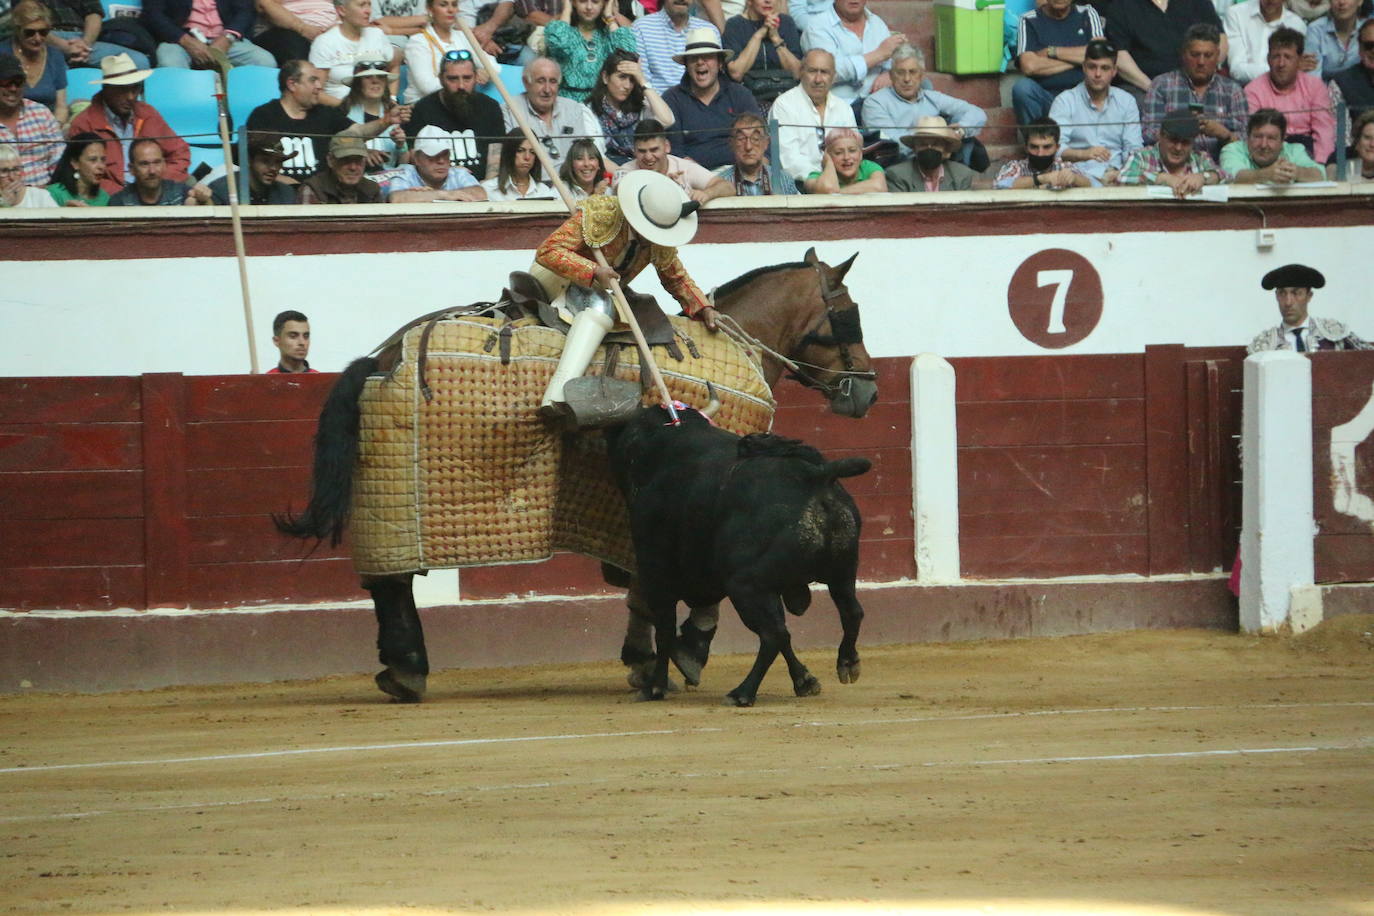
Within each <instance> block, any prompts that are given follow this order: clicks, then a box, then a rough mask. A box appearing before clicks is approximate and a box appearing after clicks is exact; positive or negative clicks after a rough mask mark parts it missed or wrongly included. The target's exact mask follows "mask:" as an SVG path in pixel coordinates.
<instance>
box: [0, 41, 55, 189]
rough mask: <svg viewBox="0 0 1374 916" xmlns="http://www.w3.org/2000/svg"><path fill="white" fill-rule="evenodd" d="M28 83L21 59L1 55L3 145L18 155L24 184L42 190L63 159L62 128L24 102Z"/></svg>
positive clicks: (34, 104) (44, 111)
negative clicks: (5, 144)
mask: <svg viewBox="0 0 1374 916" xmlns="http://www.w3.org/2000/svg"><path fill="white" fill-rule="evenodd" d="M25 82H26V79H25V76H24V67H23V66H22V65H21V64H20V63H19V59H18V58H17V57H15V56H14V55H13V54H0V143H9V144H13V146H14V147H15V149H16V150H17V151H18V153H19V159H20V162H21V163H22V164H23V168H24V175H23V179H24V184H25V185H30V186H34V187H40V186H42V185H45V184H47V183H48V177H49V176H50V175H51V174H52V170H53V166H54V165H55V164H56V163H57V160H58V157H60V156H61V155H62V147H63V144H62V125H61V124H59V123H58V122H57V118H55V117H53V113H52V112H51V111H49V110H48V109H47V108H45V107H44V106H42V105H40V104H38V103H37V102H32V101H29V100H28V99H26V98H24V85H25Z"/></svg>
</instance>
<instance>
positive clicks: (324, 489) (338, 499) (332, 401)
mask: <svg viewBox="0 0 1374 916" xmlns="http://www.w3.org/2000/svg"><path fill="white" fill-rule="evenodd" d="M376 371H377V360H375V359H373V358H372V357H370V356H364V357H362V358H361V359H355V360H354V361H353V362H352V363H350V364H349V367H348V368H347V369H345V370H344V371H343V374H342V375H341V376H339V380H338V381H337V382H335V383H334V387H333V388H331V389H330V391H329V397H328V398H326V399H325V402H324V407H323V409H321V410H320V423H319V426H318V427H317V428H316V430H315V468H314V473H313V477H312V480H311V486H310V503H309V504H308V505H307V506H306V507H305V511H304V512H302V513H301V514H300V515H292V514H291V513H290V512H287V513H286V514H285V515H280V516H278V515H274V516H272V521H273V522H274V523H275V524H276V526H277V530H278V531H280V532H282V533H283V534H289V535H291V536H293V537H298V538H315V539H316V540H324V538H325V537H326V536H328V537H329V543H330V544H332V545H337V544H338V543H339V541H340V540H341V539H342V538H343V530H344V527H345V526H346V525H347V524H348V513H349V510H350V508H351V506H350V503H351V502H352V498H353V470H354V467H355V466H356V465H357V463H358V399H359V397H361V396H362V393H363V385H364V384H365V383H366V382H367V377H368V376H369V375H371V374H372V373H374V372H376Z"/></svg>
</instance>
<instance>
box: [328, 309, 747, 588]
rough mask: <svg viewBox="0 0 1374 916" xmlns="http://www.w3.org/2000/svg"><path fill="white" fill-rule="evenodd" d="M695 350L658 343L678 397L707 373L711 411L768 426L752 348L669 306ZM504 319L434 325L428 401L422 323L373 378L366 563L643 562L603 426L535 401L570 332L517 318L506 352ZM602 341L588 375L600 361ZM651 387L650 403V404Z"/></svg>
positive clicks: (742, 425)
mask: <svg viewBox="0 0 1374 916" xmlns="http://www.w3.org/2000/svg"><path fill="white" fill-rule="evenodd" d="M672 322H673V324H674V326H675V327H676V328H677V329H678V331H679V333H680V335H686V336H688V337H690V338H691V340H692V341H693V342H694V344H695V348H696V351H697V352H698V353H699V354H700V355H698V356H693V355H692V353H691V352H690V350H689V348H687V347H686V346H681V347H680V348H681V350H682V360H681V361H677V360H674V359H673V357H671V356H669V355H668V354H667V353H665V351H664V350H663V348H658V349H656V350H655V351H654V359H655V361H656V362H657V363H658V367H659V370H660V371H661V372H662V373H663V377H664V381H665V382H666V383H667V385H668V388H669V390H670V391H671V392H672V394H673V397H674V398H676V399H677V400H679V401H682V402H684V403H686V404H689V405H691V406H695V407H703V406H705V404H706V402H707V393H706V383H705V380H706V379H710V380H711V382H712V384H713V385H714V386H715V388H716V392H717V395H718V396H719V398H720V400H721V409H720V412H719V413H717V414H716V418H715V419H716V423H718V424H719V425H720V426H722V427H723V428H725V429H728V430H730V431H731V432H734V433H739V434H741V435H744V434H748V433H754V432H765V431H767V430H768V429H769V428H770V427H771V426H772V422H773V408H774V401H773V395H772V392H771V391H770V390H769V388H768V385H767V383H766V382H765V380H764V377H763V372H762V370H761V368H760V366H759V364H758V362H757V357H756V356H751V355H749V354H747V353H746V352H745V351H744V350H743V349H742V348H741V347H740V346H739V345H737V344H736V343H735V342H734V341H732V340H730V339H729V338H728V337H726V336H725V335H724V334H712V333H711V332H709V331H707V330H706V328H705V327H704V326H703V325H702V324H701V323H700V322H696V321H689V320H687V319H685V318H676V317H675V318H673V319H672ZM503 323H504V319H501V318H484V317H462V318H452V319H447V320H444V321H441V322H439V323H438V324H436V325H435V327H434V330H433V331H432V332H431V335H430V339H429V346H428V354H427V356H426V365H425V378H426V381H427V382H428V383H429V386H430V389H431V392H432V394H433V396H434V397H433V400H432V401H430V402H428V403H426V402H425V398H424V396H423V394H422V393H421V392H420V391H419V386H418V384H417V381H416V355H417V347H418V345H419V341H420V335H421V333H422V331H423V326H418V325H417V326H416V327H413V328H411V329H410V330H409V331H408V332H407V333H406V335H405V337H404V339H403V342H402V344H401V346H402V351H401V358H400V362H399V363H398V365H397V366H396V368H395V370H394V371H393V372H392V373H391V374H390V375H388V376H385V377H383V376H377V377H374V378H370V379H368V381H367V385H366V387H365V389H364V391H363V394H362V397H361V399H360V403H359V407H360V410H361V414H362V417H361V429H360V442H359V459H358V468H357V471H356V473H355V474H354V477H353V515H352V521H351V528H352V544H353V560H354V565H355V566H356V567H357V570H358V572H360V573H364V574H369V575H384V574H388V573H403V572H413V571H419V570H425V569H448V568H453V567H460V566H488V565H494V564H502V563H522V562H536V561H539V560H544V559H547V558H548V557H549V556H551V555H552V554H553V553H554V552H555V551H560V550H561V551H571V552H574V553H581V554H586V555H588V556H592V557H596V558H597V559H601V560H605V561H607V562H610V563H613V564H615V565H616V566H620V567H622V568H625V569H633V568H634V553H633V548H632V546H631V543H630V532H629V521H628V519H627V517H626V512H625V503H624V500H623V499H622V498H621V495H620V492H619V490H618V489H617V488H616V486H615V482H614V481H613V480H612V478H611V474H610V469H609V467H608V465H607V462H606V445H605V439H604V437H603V435H602V433H601V432H600V431H598V430H589V431H587V432H582V433H577V434H574V435H566V436H565V435H562V434H559V433H556V432H553V431H551V430H550V429H549V428H548V427H547V426H546V425H545V424H544V422H543V421H542V420H540V418H539V416H538V415H537V413H536V409H537V408H538V406H539V397H540V394H541V393H542V392H543V390H544V387H545V385H547V384H548V380H549V378H550V377H551V376H552V375H553V371H554V368H555V367H556V366H557V364H558V357H559V354H560V352H561V351H562V346H563V335H562V334H560V333H559V332H558V331H555V330H552V329H550V328H546V327H544V326H543V325H541V324H539V323H538V322H537V321H534V320H522V321H516V322H514V323H513V324H512V325H511V330H512V333H511V338H510V361H509V364H508V365H503V364H502V362H501V349H502V348H501V346H500V343H499V331H500V328H501V326H502V324H503ZM607 346H620V345H615V344H610V345H606V346H603V347H602V348H601V350H599V351H598V353H597V356H596V357H595V358H594V359H593V360H592V368H591V370H590V374H598V373H599V372H600V371H601V368H602V366H603V365H604V364H605V355H606V349H607ZM620 348H621V352H620V354H619V362H618V365H617V368H616V372H615V375H616V377H617V378H621V379H627V380H630V381H637V380H638V379H639V354H638V352H637V351H636V349H635V348H634V347H633V346H629V347H625V346H620ZM655 402H656V397H655V395H654V393H653V391H652V390H651V391H650V392H648V393H646V395H645V400H644V403H646V404H653V403H655Z"/></svg>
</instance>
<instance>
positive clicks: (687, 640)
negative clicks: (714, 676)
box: [673, 603, 720, 687]
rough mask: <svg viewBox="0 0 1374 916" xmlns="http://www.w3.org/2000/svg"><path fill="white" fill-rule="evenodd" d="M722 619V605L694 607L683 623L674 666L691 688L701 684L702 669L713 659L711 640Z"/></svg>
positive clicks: (679, 632) (675, 652) (674, 654)
mask: <svg viewBox="0 0 1374 916" xmlns="http://www.w3.org/2000/svg"><path fill="white" fill-rule="evenodd" d="M719 619H720V604H719V603H717V604H707V605H703V606H702V607H694V608H692V609H691V610H690V612H689V613H688V615H687V619H686V620H684V621H682V629H681V630H679V631H678V641H677V648H676V650H674V652H673V664H675V665H677V670H679V671H681V672H682V679H683V680H684V681H686V682H687V685H688V686H689V687H696V686H697V685H699V684H700V683H701V669H703V668H705V667H706V661H707V659H709V658H710V657H711V640H712V639H713V638H715V635H716V622H717V621H718V620H719Z"/></svg>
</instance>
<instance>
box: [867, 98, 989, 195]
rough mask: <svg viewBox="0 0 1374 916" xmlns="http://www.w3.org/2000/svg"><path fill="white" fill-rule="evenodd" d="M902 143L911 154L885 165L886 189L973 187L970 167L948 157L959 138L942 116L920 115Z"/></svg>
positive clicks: (958, 189) (931, 189) (920, 189)
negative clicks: (890, 164) (893, 163)
mask: <svg viewBox="0 0 1374 916" xmlns="http://www.w3.org/2000/svg"><path fill="white" fill-rule="evenodd" d="M902 143H903V145H905V146H906V147H907V148H908V149H910V150H912V152H913V153H914V155H913V156H912V157H911V158H910V159H904V160H902V161H901V162H899V163H897V164H896V165H894V166H889V167H888V168H887V169H886V173H887V189H888V190H889V191H911V192H922V191H967V190H969V189H970V188H972V187H973V175H974V172H973V169H971V168H969V167H968V166H966V165H964V164H963V163H960V162H954V161H952V160H951V159H950V158H949V157H950V156H952V155H954V154H955V153H957V152H958V151H959V147H960V146H961V145H962V141H961V140H960V138H959V134H958V133H956V132H955V130H954V128H952V127H950V126H949V124H947V123H946V122H945V119H944V118H942V117H940V116H939V115H926V116H925V117H923V118H920V119H919V120H918V121H917V122H916V124H915V125H914V126H913V128H912V131H911V133H909V134H907V135H906V136H905V137H903V138H902Z"/></svg>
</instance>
